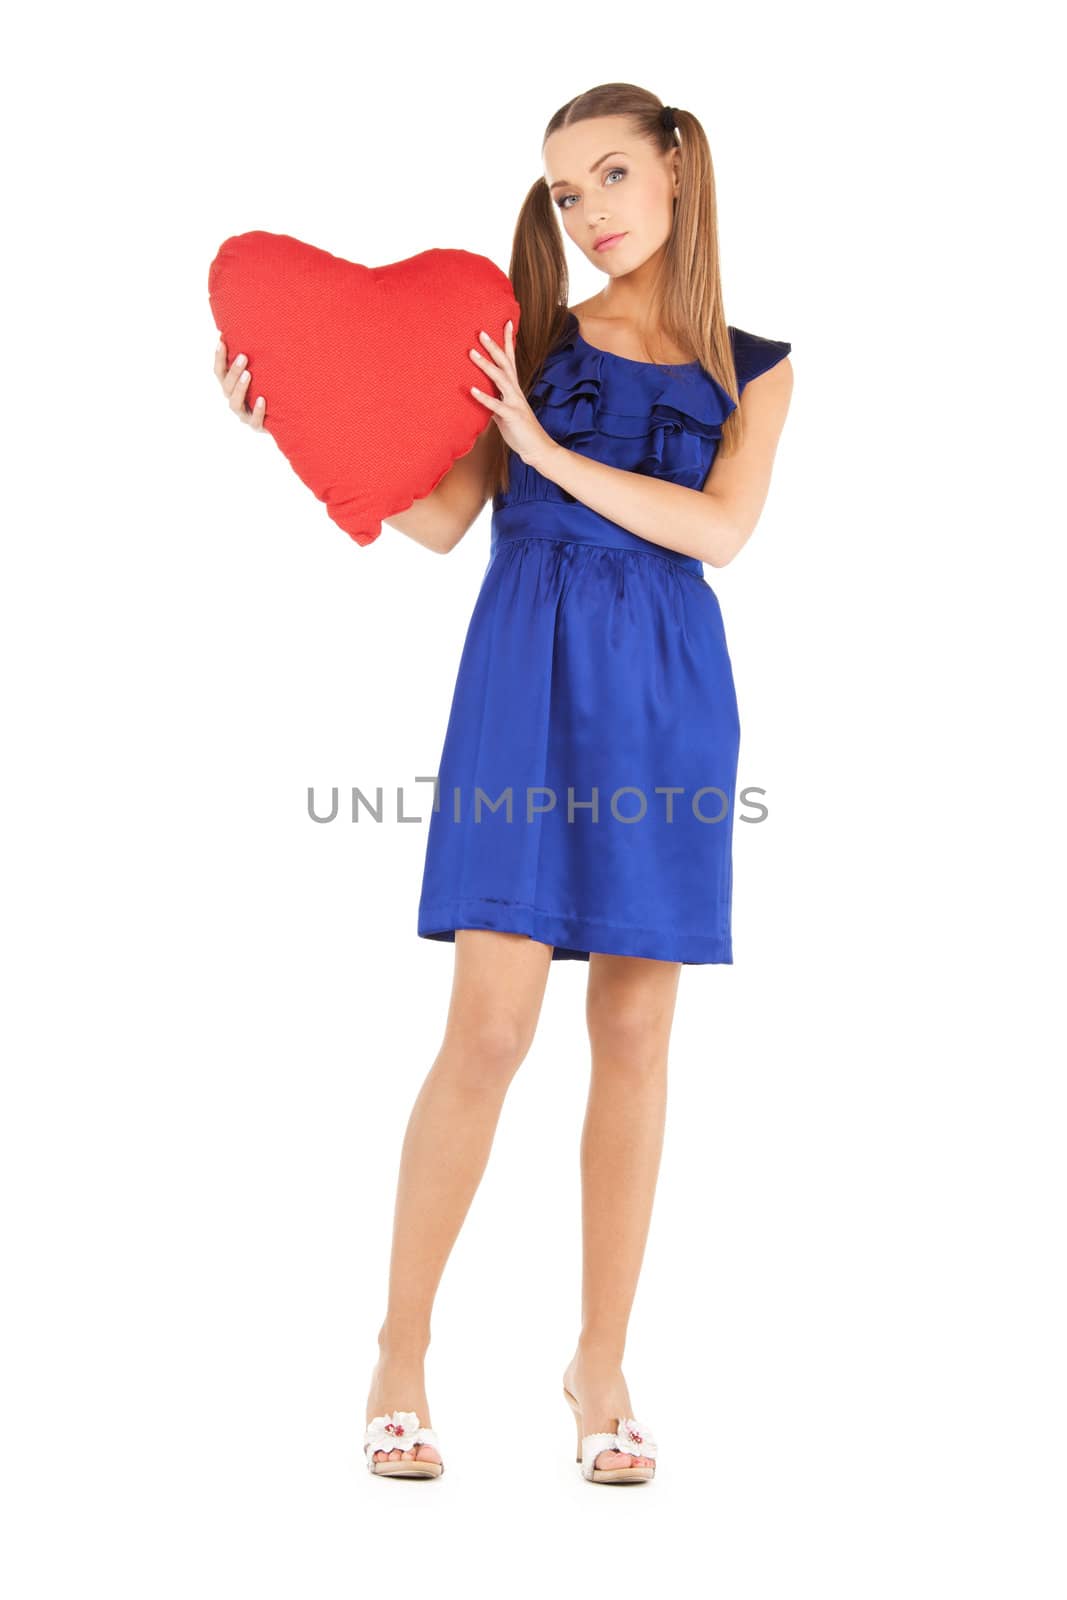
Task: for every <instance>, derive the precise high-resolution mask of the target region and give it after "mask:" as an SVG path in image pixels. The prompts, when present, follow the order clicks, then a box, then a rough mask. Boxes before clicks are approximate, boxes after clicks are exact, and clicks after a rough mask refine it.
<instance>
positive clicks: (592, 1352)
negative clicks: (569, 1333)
mask: <svg viewBox="0 0 1067 1600" xmlns="http://www.w3.org/2000/svg"><path fill="white" fill-rule="evenodd" d="M625 1348H626V1347H625V1343H620V1342H619V1341H618V1340H617V1339H609V1338H605V1337H604V1336H603V1335H601V1334H583V1335H582V1336H581V1338H580V1339H579V1340H578V1348H577V1350H576V1351H575V1355H574V1364H575V1366H576V1367H595V1368H598V1369H600V1368H604V1367H621V1366H622V1358H623V1352H624V1350H625Z"/></svg>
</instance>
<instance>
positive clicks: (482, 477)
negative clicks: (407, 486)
mask: <svg viewBox="0 0 1067 1600" xmlns="http://www.w3.org/2000/svg"><path fill="white" fill-rule="evenodd" d="M492 426H493V424H492V422H491V421H490V425H489V427H488V428H485V429H484V430H483V431H482V433H480V434H479V435H478V438H477V440H476V441H475V443H474V445H473V446H472V448H471V449H470V450H468V451H467V454H466V455H465V456H460V457H459V459H458V460H457V461H454V462H453V464H452V466H451V467H449V469H448V471H447V472H446V473H445V475H444V477H443V478H442V479H441V481H440V483H439V484H438V485H437V487H436V489H432V490H431V491H430V493H429V494H428V495H425V496H424V497H423V498H422V499H421V500H416V501H415V504H414V505H412V506H409V507H408V509H407V510H406V511H400V512H398V513H397V514H396V516H395V517H387V518H386V519H385V526H386V527H388V528H395V529H396V530H397V532H398V533H404V534H407V536H408V538H409V539H414V540H415V541H416V543H418V544H421V545H425V547H426V548H427V550H433V551H434V552H435V553H436V554H437V555H442V556H443V555H447V554H448V552H449V551H450V550H454V549H455V548H456V545H457V544H458V543H459V541H460V540H461V539H462V538H463V535H464V534H465V533H466V532H467V530H468V528H470V526H471V524H472V523H473V522H475V520H476V519H477V517H478V515H479V514H480V512H481V510H482V507H483V506H484V505H485V502H486V501H487V500H488V498H489V487H488V484H487V482H486V478H487V471H488V462H489V442H490V439H491V432H490V429H491V428H492Z"/></svg>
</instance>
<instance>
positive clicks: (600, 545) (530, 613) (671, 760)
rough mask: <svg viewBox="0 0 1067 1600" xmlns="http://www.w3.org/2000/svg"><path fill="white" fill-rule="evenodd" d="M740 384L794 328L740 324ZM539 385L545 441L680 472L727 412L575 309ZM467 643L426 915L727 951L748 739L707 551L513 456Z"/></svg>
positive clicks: (534, 932)
mask: <svg viewBox="0 0 1067 1600" xmlns="http://www.w3.org/2000/svg"><path fill="white" fill-rule="evenodd" d="M730 337H731V340H732V342H733V351H734V360H735V364H736V369H737V377H738V385H739V388H743V387H744V385H745V384H746V383H747V382H749V381H750V380H751V379H752V378H754V377H756V376H757V375H758V374H759V373H761V372H765V371H766V370H767V369H768V368H769V367H772V366H774V365H775V364H776V363H777V362H779V361H781V360H782V359H783V357H785V356H786V355H788V353H789V351H790V350H791V348H792V346H791V345H790V344H788V343H786V342H785V341H782V340H777V339H764V338H760V337H759V336H758V335H756V334H751V333H746V332H744V331H743V330H742V329H740V328H731V329H730ZM529 402H530V406H531V409H532V410H533V411H534V413H535V414H536V415H537V417H538V419H539V421H540V423H541V425H542V427H543V428H544V429H545V431H546V432H547V433H549V434H550V435H551V436H552V438H554V439H556V440H558V441H559V443H561V444H563V445H565V446H566V447H567V448H568V449H569V450H575V451H578V452H580V453H581V454H582V455H586V456H590V457H592V458H593V459H594V460H597V461H604V462H607V463H608V465H609V466H615V467H623V468H625V469H626V470H628V471H630V472H643V473H647V474H648V475H650V476H652V477H657V478H665V479H667V480H668V481H669V482H671V483H681V484H684V485H686V486H687V487H688V488H691V489H701V488H702V487H703V485H704V483H705V481H706V479H707V476H708V472H709V471H710V469H711V465H712V462H713V461H714V459H715V452H716V449H717V447H718V441H719V439H720V437H721V434H722V424H723V422H724V421H725V419H726V417H727V416H728V415H729V414H730V412H731V411H732V410H733V409H734V402H733V401H732V400H731V398H730V396H729V395H728V394H727V393H726V391H725V390H724V389H723V388H722V387H721V386H720V385H719V384H718V383H717V382H716V381H715V379H714V378H712V376H711V375H710V373H708V372H707V371H706V369H705V368H704V367H702V366H701V365H700V364H699V362H695V361H692V362H686V363H683V364H674V365H666V366H657V365H654V364H652V363H649V362H644V361H631V360H630V359H629V358H628V357H624V356H617V355H613V354H612V353H611V352H609V351H606V350H601V349H599V348H597V347H596V346H594V345H590V344H587V343H586V341H585V340H584V339H583V338H582V336H581V334H580V332H579V331H578V321H577V318H576V317H575V316H574V313H573V312H571V313H569V315H568V321H567V325H566V328H565V331H564V335H563V338H562V339H561V340H560V341H558V342H557V344H556V345H555V346H554V348H553V349H552V351H551V352H550V353H549V355H548V357H547V358H546V360H545V363H544V367H543V369H542V372H541V375H540V377H539V378H538V380H537V382H536V383H535V384H534V386H533V388H532V389H531V390H530V394H529ZM508 465H509V471H510V479H509V486H508V489H507V491H506V492H505V493H499V492H498V493H497V494H496V495H495V496H494V499H493V516H492V523H491V537H490V554H489V563H488V566H487V567H486V569H485V573H484V576H483V578H482V583H481V588H480V590H479V593H478V596H477V599H476V601H475V605H474V610H473V613H472V615H471V619H470V623H469V625H468V629H467V635H466V640H465V643H464V646H463V651H462V654H461V657H460V663H459V671H458V675H457V679H456V685H455V691H454V694H453V699H452V708H451V712H450V715H449V720H448V726H447V729H446V732H445V739H444V747H443V750H442V754H441V760H440V764H439V767H438V781H437V786H436V793H435V802H434V809H433V811H432V813H431V816H430V825H429V832H428V836H427V842H426V858H425V866H424V871H423V880H422V893H421V897H420V901H419V910H418V933H419V936H420V937H422V938H425V939H440V940H447V941H449V942H454V941H455V931H456V929H457V928H495V929H500V930H502V931H504V932H509V933H521V934H526V935H528V936H529V937H530V938H532V939H537V940H539V941H541V942H542V943H545V944H550V945H552V946H553V952H552V959H553V960H579V961H587V960H588V959H589V954H590V952H591V951H603V952H604V953H606V954H609V955H626V956H645V957H651V958H652V959H655V960H660V961H680V962H683V963H685V964H686V965H697V964H703V963H710V962H726V963H732V961H733V947H732V941H731V923H730V913H731V895H732V888H733V866H732V848H731V847H732V835H733V812H734V797H735V786H736V776H737V757H738V746H739V740H740V723H739V719H738V709H737V698H736V695H735V692H734V681H733V672H732V669H731V664H730V656H729V653H728V650H727V645H726V636H725V632H724V630H723V620H722V615H721V613H720V610H719V602H718V599H717V597H716V595H715V592H714V590H713V589H712V588H711V586H710V585H709V584H708V582H707V580H706V579H705V577H704V568H703V564H702V562H700V561H699V560H697V559H696V558H695V557H693V556H688V555H683V554H682V553H681V552H680V551H676V550H669V549H667V548H665V547H664V546H662V545H658V544H653V543H652V542H651V541H649V540H647V539H642V538H640V537H639V536H638V535H637V534H634V533H630V532H629V531H628V530H627V529H625V528H622V527H620V526H619V524H618V523H615V522H611V521H609V520H608V519H607V518H606V517H602V516H600V515H599V514H598V513H597V512H595V511H592V510H590V509H589V507H588V506H585V505H583V504H582V503H581V502H580V501H578V500H576V499H575V497H574V496H573V495H571V494H568V493H567V492H566V491H565V490H563V489H561V488H560V487H559V485H558V484H555V483H551V482H550V481H549V480H548V479H546V478H543V477H542V476H541V475H540V473H538V472H535V471H534V470H533V469H532V468H531V467H528V466H527V465H526V464H525V463H524V462H523V461H522V460H521V458H520V457H519V456H517V455H516V454H515V453H514V452H513V451H512V452H510V453H509V458H508Z"/></svg>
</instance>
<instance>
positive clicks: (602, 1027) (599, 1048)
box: [588, 1001, 669, 1073]
mask: <svg viewBox="0 0 1067 1600" xmlns="http://www.w3.org/2000/svg"><path fill="white" fill-rule="evenodd" d="M588 1023H589V1042H590V1044H591V1046H592V1051H593V1063H594V1066H595V1065H597V1064H598V1063H600V1064H603V1065H604V1066H605V1067H607V1068H610V1069H614V1070H622V1069H629V1070H631V1071H640V1072H646V1073H652V1072H656V1071H659V1070H661V1069H662V1067H663V1066H664V1064H665V1061H666V1055H667V1035H668V1031H669V1029H668V1026H667V1025H666V1023H665V1019H664V1018H663V1017H662V1016H661V1015H660V1013H659V1012H658V1011H657V1010H656V1009H655V1008H654V1007H649V1006H645V1005H641V1004H640V1003H637V1004H628V1003H627V1002H625V1001H624V1002H623V1003H622V1004H620V1005H614V1006H607V1005H605V1006H600V1007H591V1008H590V1011H589V1017H588Z"/></svg>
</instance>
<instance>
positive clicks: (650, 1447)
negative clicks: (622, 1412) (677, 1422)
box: [609, 1417, 656, 1461]
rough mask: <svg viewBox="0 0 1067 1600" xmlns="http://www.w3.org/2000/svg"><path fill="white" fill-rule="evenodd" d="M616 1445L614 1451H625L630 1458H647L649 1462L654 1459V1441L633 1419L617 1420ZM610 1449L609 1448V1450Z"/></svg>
mask: <svg viewBox="0 0 1067 1600" xmlns="http://www.w3.org/2000/svg"><path fill="white" fill-rule="evenodd" d="M615 1437H616V1438H617V1439H618V1441H619V1442H618V1444H617V1445H615V1446H614V1448H615V1449H616V1450H625V1451H626V1453H627V1454H628V1455H631V1456H648V1457H649V1458H650V1460H652V1461H655V1459H656V1441H655V1439H653V1437H652V1435H651V1434H650V1433H649V1431H648V1429H647V1428H642V1427H641V1425H640V1423H638V1422H636V1421H635V1420H634V1418H633V1417H621V1418H620V1419H619V1431H618V1433H617V1434H616V1435H615ZM610 1448H612V1447H611V1446H609V1449H610Z"/></svg>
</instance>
